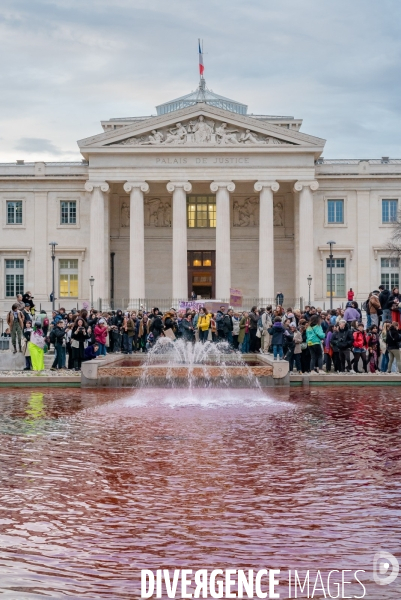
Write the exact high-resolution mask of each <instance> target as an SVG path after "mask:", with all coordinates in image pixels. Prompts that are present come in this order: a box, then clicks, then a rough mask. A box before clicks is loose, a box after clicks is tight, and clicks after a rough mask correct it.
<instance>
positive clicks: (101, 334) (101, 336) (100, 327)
mask: <svg viewBox="0 0 401 600" xmlns="http://www.w3.org/2000/svg"><path fill="white" fill-rule="evenodd" d="M78 321H80V319H78ZM107 333H108V330H107V323H106V321H105V320H104V319H103V318H101V319H99V321H98V323H97V325H95V330H94V334H95V342H96V343H97V344H98V346H99V349H98V354H97V355H98V356H106V354H107V351H106V339H107Z"/></svg>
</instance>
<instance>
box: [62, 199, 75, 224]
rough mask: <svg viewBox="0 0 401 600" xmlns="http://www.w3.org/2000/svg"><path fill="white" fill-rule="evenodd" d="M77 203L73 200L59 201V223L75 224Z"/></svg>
mask: <svg viewBox="0 0 401 600" xmlns="http://www.w3.org/2000/svg"><path fill="white" fill-rule="evenodd" d="M76 222H77V203H76V201H75V200H68V201H64V200H63V201H62V202H61V225H76Z"/></svg>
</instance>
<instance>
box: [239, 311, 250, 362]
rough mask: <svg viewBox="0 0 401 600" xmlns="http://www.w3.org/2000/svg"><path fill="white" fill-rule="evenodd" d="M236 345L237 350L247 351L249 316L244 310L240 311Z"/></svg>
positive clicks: (243, 352) (244, 352) (246, 352)
mask: <svg viewBox="0 0 401 600" xmlns="http://www.w3.org/2000/svg"><path fill="white" fill-rule="evenodd" d="M238 346H239V351H240V352H241V353H242V354H248V352H249V316H248V313H247V312H246V311H244V312H243V313H242V317H241V319H240V322H239V334H238Z"/></svg>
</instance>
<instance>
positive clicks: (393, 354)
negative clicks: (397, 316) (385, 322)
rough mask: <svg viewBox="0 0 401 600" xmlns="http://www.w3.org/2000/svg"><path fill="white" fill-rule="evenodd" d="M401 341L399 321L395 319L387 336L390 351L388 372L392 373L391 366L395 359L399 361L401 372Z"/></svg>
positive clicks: (400, 371) (400, 370)
mask: <svg viewBox="0 0 401 600" xmlns="http://www.w3.org/2000/svg"><path fill="white" fill-rule="evenodd" d="M400 342H401V335H400V331H399V324H398V323H397V321H394V322H393V323H392V324H391V325H390V327H389V330H388V331H387V336H386V343H387V349H388V353H389V362H388V369H387V373H391V367H392V366H393V361H394V360H395V361H396V363H397V367H398V372H399V373H401V360H400Z"/></svg>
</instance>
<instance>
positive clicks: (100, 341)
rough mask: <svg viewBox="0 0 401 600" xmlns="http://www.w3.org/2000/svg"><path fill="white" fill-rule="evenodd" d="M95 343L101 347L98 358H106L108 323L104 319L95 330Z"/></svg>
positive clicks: (100, 320)
mask: <svg viewBox="0 0 401 600" xmlns="http://www.w3.org/2000/svg"><path fill="white" fill-rule="evenodd" d="M94 334H95V342H96V343H97V345H98V346H99V348H98V350H97V356H101V355H103V356H106V354H107V352H106V339H107V334H108V327H107V323H106V321H105V320H104V319H99V321H98V323H97V325H96V326H95V329H94Z"/></svg>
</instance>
